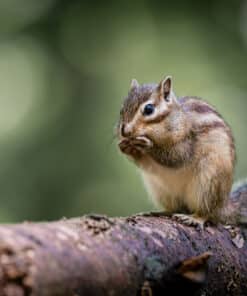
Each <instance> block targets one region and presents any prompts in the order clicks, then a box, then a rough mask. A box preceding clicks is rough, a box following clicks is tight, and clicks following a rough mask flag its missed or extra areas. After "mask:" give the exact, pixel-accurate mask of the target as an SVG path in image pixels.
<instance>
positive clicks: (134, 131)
mask: <svg viewBox="0 0 247 296" xmlns="http://www.w3.org/2000/svg"><path fill="white" fill-rule="evenodd" d="M178 108H179V104H178V102H177V99H176V97H175V95H174V93H173V91H172V80H171V77H166V78H165V79H163V80H162V81H161V82H160V83H159V84H143V85H139V84H138V82H137V81H136V80H135V79H133V80H132V82H131V87H130V91H129V93H128V96H127V97H126V98H125V100H124V103H123V106H122V109H121V112H120V120H119V124H118V130H117V134H118V137H119V140H120V142H119V147H120V149H121V151H122V152H124V153H126V154H129V155H131V156H138V155H140V153H141V152H144V151H147V150H148V149H150V148H151V147H152V146H153V145H154V144H161V143H162V142H164V140H165V138H169V136H170V135H171V134H172V133H173V130H174V128H176V126H175V125H176V120H174V118H175V117H174V116H173V115H174V112H173V111H175V110H178ZM172 114H173V115H172Z"/></svg>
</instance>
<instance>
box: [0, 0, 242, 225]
mask: <svg viewBox="0 0 247 296" xmlns="http://www.w3.org/2000/svg"><path fill="white" fill-rule="evenodd" d="M165 74H171V75H172V76H173V78H174V88H175V91H176V93H177V94H178V95H189V94H190V95H198V96H201V97H203V98H205V99H207V100H208V101H209V102H211V103H213V104H214V105H215V106H216V107H217V108H218V109H219V110H220V111H221V113H222V114H223V115H224V117H225V118H226V119H227V121H228V122H229V123H230V124H231V126H232V127H233V130H234V133H235V138H236V145H237V151H238V164H237V168H236V177H235V179H239V178H243V177H245V176H247V157H246V155H245V152H246V149H247V140H246V125H247V117H246V106H247V2H246V1H239V0H232V1H224V0H211V1H198V0H197V1H194V0H193V1H192V0H190V1H180V2H179V1H127V0H125V1H111V2H107V1H101V2H93V1H75V0H70V1H65V0H57V1H56V0H42V1H40V0H23V1H19V0H0V205H1V206H0V221H1V222H16V221H23V220H50V219H57V218H61V217H63V216H66V217H69V216H77V215H82V214H84V213H88V212H97V213H104V214H109V215H128V214H131V213H135V212H140V211H145V210H149V209H152V204H151V202H149V200H148V198H147V194H146V192H145V190H144V188H143V185H142V181H141V179H140V178H139V176H138V173H137V171H136V168H135V167H134V165H132V164H131V163H130V162H128V161H127V160H126V159H125V158H124V157H123V156H122V155H120V153H119V152H118V150H117V148H116V142H115V141H114V140H113V127H114V124H115V123H116V121H117V118H118V113H119V109H120V105H121V102H122V99H123V97H124V96H125V95H126V94H127V91H128V88H129V83H130V80H131V78H137V79H138V80H139V82H141V83H143V82H155V81H157V82H158V81H159V80H160V79H161V78H162V77H164V75H165Z"/></svg>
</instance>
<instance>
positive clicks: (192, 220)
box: [172, 214, 206, 230]
mask: <svg viewBox="0 0 247 296" xmlns="http://www.w3.org/2000/svg"><path fill="white" fill-rule="evenodd" d="M172 218H174V219H175V220H177V221H178V222H180V223H182V224H184V225H188V226H194V227H198V228H199V229H200V230H203V229H204V228H205V223H206V220H205V219H204V218H202V217H198V216H196V215H186V214H173V215H172Z"/></svg>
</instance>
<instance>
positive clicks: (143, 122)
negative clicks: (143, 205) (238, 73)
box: [118, 79, 235, 223]
mask: <svg viewBox="0 0 247 296" xmlns="http://www.w3.org/2000/svg"><path fill="white" fill-rule="evenodd" d="M166 81H167V80H164V81H162V82H161V83H160V84H158V85H157V84H144V85H141V86H138V85H135V86H134V87H133V88H132V89H131V91H130V92H129V94H128V97H127V98H126V99H125V101H124V104H123V107H122V110H121V113H120V123H119V132H118V134H119V138H120V148H121V142H122V143H123V142H124V143H125V144H124V149H123V148H121V149H122V151H123V152H124V153H126V154H129V156H130V157H131V158H132V159H134V160H135V162H136V163H137V165H138V166H139V167H140V169H141V171H142V173H143V176H144V180H145V184H146V186H147V188H148V190H149V191H150V193H151V195H152V196H153V197H154V199H155V200H156V202H158V203H159V204H160V205H161V206H162V207H163V208H165V209H166V210H167V211H169V212H172V213H173V212H178V213H191V214H195V215H197V216H199V217H203V218H205V219H207V220H210V221H213V222H223V223H226V222H228V221H232V220H231V218H230V216H231V214H233V211H232V209H231V207H229V202H228V199H229V193H230V190H231V186H232V179H233V170H234V165H235V146H234V139H233V136H232V132H231V129H230V127H229V125H228V124H227V123H226V122H225V121H224V120H223V118H222V116H221V115H220V114H219V113H218V112H217V111H216V110H215V108H214V107H212V106H211V105H209V104H208V103H206V102H205V101H203V100H201V99H198V98H196V97H183V98H180V99H176V97H175V95H174V94H173V93H172V91H171V90H170V87H171V80H170V79H169V83H166ZM161 85H162V87H161ZM169 90H170V93H169ZM145 102H147V103H152V104H154V105H155V112H156V113H154V115H151V116H146V117H145V116H144V115H143V114H142V111H141V110H142V108H143V106H144V104H145ZM123 125H125V126H127V127H128V142H126V139H125V138H123V136H122V135H121V131H120V129H121V126H123ZM138 137H146V139H148V141H146V142H147V143H149V142H150V143H151V144H152V145H151V144H150V143H149V144H150V145H147V146H145V145H146V144H145V143H144V144H143V145H141V146H140V143H139V144H138V145H137V144H135V139H136V138H138ZM126 143H127V147H126ZM122 147H123V144H122ZM137 152H138V153H137ZM137 155H138V158H137Z"/></svg>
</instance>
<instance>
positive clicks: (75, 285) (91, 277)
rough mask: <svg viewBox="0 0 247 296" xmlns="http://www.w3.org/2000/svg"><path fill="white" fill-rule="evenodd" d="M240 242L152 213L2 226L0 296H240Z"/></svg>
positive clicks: (246, 283)
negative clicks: (125, 216) (182, 295)
mask: <svg viewBox="0 0 247 296" xmlns="http://www.w3.org/2000/svg"><path fill="white" fill-rule="evenodd" d="M245 238H246V229H245V228H244V227H240V228H238V227H235V228H224V227H223V226H218V227H213V226H208V227H207V228H206V229H205V230H199V229H196V228H194V227H188V226H185V225H182V224H180V223H178V222H177V221H175V220H173V219H171V218H169V217H165V216H157V215H152V214H150V215H145V214H144V215H136V216H132V217H128V218H108V217H106V216H98V215H89V216H84V217H82V218H75V219H68V220H67V219H63V220H60V221H57V222H50V223H23V224H17V225H3V226H1V227H0V295H8V296H10V295H15V296H19V295H21V296H22V295H42V296H46V295H66V296H68V295H69V296H70V295H71V296H76V295H89V296H90V295H181V294H182V293H183V294H185V293H190V294H189V295H217V296H219V295H247V256H246V255H247V244H246V242H245ZM209 252H210V253H209Z"/></svg>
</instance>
